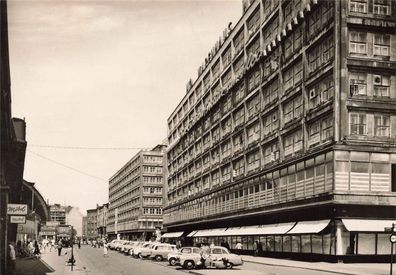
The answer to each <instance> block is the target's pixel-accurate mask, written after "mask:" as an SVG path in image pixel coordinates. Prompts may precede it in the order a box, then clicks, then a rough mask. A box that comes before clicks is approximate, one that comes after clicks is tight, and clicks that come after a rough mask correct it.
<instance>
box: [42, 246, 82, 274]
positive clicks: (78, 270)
mask: <svg viewBox="0 0 396 275" xmlns="http://www.w3.org/2000/svg"><path fill="white" fill-rule="evenodd" d="M66 253H68V254H70V253H71V249H70V248H67V249H66V248H63V249H62V254H61V256H58V250H56V251H54V250H52V251H51V252H50V251H49V250H48V249H47V251H42V254H41V260H42V261H43V262H45V263H46V264H47V265H48V266H51V267H52V268H53V269H54V271H53V272H51V273H47V274H49V275H66V274H74V275H76V274H86V268H85V266H84V263H83V262H82V260H81V258H80V255H79V251H78V249H75V248H74V249H73V256H74V259H75V260H76V264H75V265H74V266H73V271H72V270H71V266H70V265H66V259H67V255H66Z"/></svg>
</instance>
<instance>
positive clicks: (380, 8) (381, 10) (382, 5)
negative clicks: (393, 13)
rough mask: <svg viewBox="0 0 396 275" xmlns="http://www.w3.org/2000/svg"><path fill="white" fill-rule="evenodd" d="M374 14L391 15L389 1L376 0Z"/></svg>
mask: <svg viewBox="0 0 396 275" xmlns="http://www.w3.org/2000/svg"><path fill="white" fill-rule="evenodd" d="M373 12H374V14H382V15H389V14H390V3H389V0H374V6H373Z"/></svg>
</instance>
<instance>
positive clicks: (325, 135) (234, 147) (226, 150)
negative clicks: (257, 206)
mask: <svg viewBox="0 0 396 275" xmlns="http://www.w3.org/2000/svg"><path fill="white" fill-rule="evenodd" d="M283 116H284V121H285V124H286V123H288V122H290V121H292V120H294V119H296V118H299V117H301V116H302V97H301V96H297V97H295V98H294V99H293V100H291V101H289V102H287V103H286V104H285V105H284V108H283ZM227 121H229V122H231V119H229V120H227ZM243 121H244V120H241V122H238V124H236V126H235V128H237V127H238V126H239V125H241V124H242V123H243ZM224 125H228V126H227V127H224V128H222V129H221V130H222V131H220V129H219V128H216V129H215V130H213V132H212V135H210V134H207V135H205V136H204V137H203V140H202V141H198V142H196V143H195V145H192V146H190V149H189V150H188V151H186V152H185V153H184V154H183V155H181V156H180V157H179V158H178V159H177V160H175V161H174V162H172V163H170V164H169V166H168V169H169V173H170V174H173V173H174V172H175V171H177V170H179V169H181V168H183V167H184V166H185V165H186V164H187V163H189V162H190V161H191V160H193V159H195V158H196V157H197V156H199V155H200V154H201V153H203V152H204V150H205V149H206V148H207V149H210V148H211V154H210V156H209V154H205V155H204V156H203V157H202V163H201V159H198V161H196V162H195V169H196V170H199V171H200V170H201V169H206V168H209V167H210V164H211V163H210V161H211V162H212V164H216V163H218V162H220V160H223V159H226V158H228V157H230V156H231V155H232V154H235V153H238V152H240V151H242V150H244V149H246V148H247V147H248V146H253V145H254V143H257V142H259V141H261V140H262V139H265V138H267V137H268V136H270V135H272V134H274V133H275V132H276V131H277V130H278V129H279V127H280V122H279V114H278V110H277V109H275V110H274V111H272V112H270V113H268V114H267V115H265V116H263V118H262V121H261V122H260V121H259V120H258V121H256V122H255V123H251V124H250V125H249V126H248V127H246V131H244V132H242V133H241V134H236V135H234V136H233V137H232V138H231V139H228V140H226V139H224V140H222V143H221V145H220V147H218V148H219V149H218V150H217V149H216V148H212V147H213V143H214V142H216V141H219V140H220V139H221V137H224V136H226V135H227V134H228V133H231V131H232V128H231V123H229V124H228V123H225V124H224ZM308 131H309V133H310V135H309V137H308V139H309V141H308V142H309V144H310V145H309V146H313V145H316V144H317V143H318V142H323V141H326V140H329V139H331V137H332V135H333V121H332V118H327V119H326V120H324V121H322V120H320V119H319V120H316V122H315V123H314V124H313V125H310V124H309V125H308ZM317 131H320V133H318V132H317ZM299 136H300V137H301V140H302V134H300V135H299ZM211 137H212V138H211ZM311 138H312V140H311ZM292 139H293V140H294V139H295V137H293V138H292ZM286 140H287V141H290V139H289V138H288V137H286ZM299 140H300V139H299ZM295 143H298V142H295V141H293V142H291V144H290V145H292V147H294V148H295V150H293V152H297V151H299V149H297V147H298V146H299V145H295ZM299 144H302V142H301V143H299ZM285 147H288V148H291V147H289V144H287V145H285ZM300 147H301V148H300V149H302V146H300ZM220 155H221V158H220ZM268 158H270V156H268Z"/></svg>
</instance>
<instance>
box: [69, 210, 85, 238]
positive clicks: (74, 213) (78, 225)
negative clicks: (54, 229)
mask: <svg viewBox="0 0 396 275" xmlns="http://www.w3.org/2000/svg"><path fill="white" fill-rule="evenodd" d="M65 212H66V219H65V220H66V224H67V225H71V226H73V229H74V230H76V234H77V236H78V237H81V236H82V231H83V230H82V219H83V214H81V212H80V210H79V209H78V207H74V206H66V207H65Z"/></svg>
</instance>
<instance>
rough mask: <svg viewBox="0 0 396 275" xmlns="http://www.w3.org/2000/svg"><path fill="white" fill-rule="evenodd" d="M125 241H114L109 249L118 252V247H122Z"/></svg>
mask: <svg viewBox="0 0 396 275" xmlns="http://www.w3.org/2000/svg"><path fill="white" fill-rule="evenodd" d="M124 242H125V241H124V240H114V241H111V243H110V245H109V248H110V249H113V250H116V249H117V247H118V246H120V245H121V244H123V243H124Z"/></svg>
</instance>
